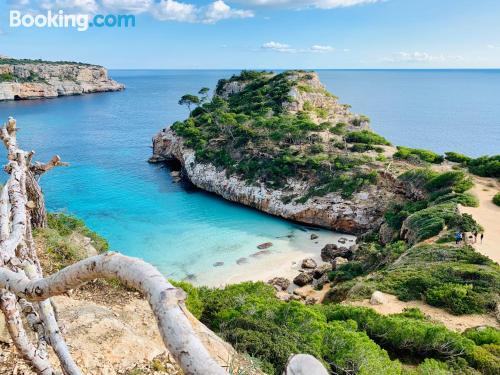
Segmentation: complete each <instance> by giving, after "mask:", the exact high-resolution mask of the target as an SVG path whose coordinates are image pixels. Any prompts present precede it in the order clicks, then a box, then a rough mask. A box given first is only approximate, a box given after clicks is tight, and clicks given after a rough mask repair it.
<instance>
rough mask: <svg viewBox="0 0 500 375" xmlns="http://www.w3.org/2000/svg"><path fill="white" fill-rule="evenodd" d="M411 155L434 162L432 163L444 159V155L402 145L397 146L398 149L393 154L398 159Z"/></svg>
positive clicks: (438, 162)
mask: <svg viewBox="0 0 500 375" xmlns="http://www.w3.org/2000/svg"><path fill="white" fill-rule="evenodd" d="M411 156H415V157H417V158H419V159H420V160H422V161H425V162H427V163H434V164H440V163H442V162H443V160H444V157H443V156H442V155H439V154H436V153H435V152H432V151H429V150H423V149H419V148H410V147H404V146H398V151H397V152H396V153H395V154H394V157H397V158H400V159H408V158H410V157H411Z"/></svg>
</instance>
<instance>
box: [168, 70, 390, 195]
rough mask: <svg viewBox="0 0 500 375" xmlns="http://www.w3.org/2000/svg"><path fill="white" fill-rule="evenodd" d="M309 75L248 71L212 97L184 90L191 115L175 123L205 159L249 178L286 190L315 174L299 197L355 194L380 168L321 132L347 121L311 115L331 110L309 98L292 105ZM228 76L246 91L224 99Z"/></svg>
mask: <svg viewBox="0 0 500 375" xmlns="http://www.w3.org/2000/svg"><path fill="white" fill-rule="evenodd" d="M307 75H308V74H307V73H300V72H296V71H291V72H284V73H281V74H276V75H273V74H271V73H269V72H251V71H243V72H242V73H241V74H240V75H235V76H233V77H231V78H230V79H229V80H221V81H219V83H218V85H217V89H216V94H217V95H215V96H214V97H213V99H212V100H210V101H209V100H207V96H206V95H205V96H204V97H202V98H200V97H199V96H196V95H189V94H188V95H184V96H183V97H182V98H181V101H180V104H185V105H188V107H190V108H189V110H190V113H191V117H190V118H188V119H187V120H185V121H182V122H176V123H175V124H173V126H172V129H173V130H174V131H175V132H176V133H177V134H178V135H180V136H182V137H183V138H184V141H185V144H186V145H187V146H188V147H190V148H192V149H194V150H195V153H196V157H197V160H198V161H199V162H201V163H203V162H210V163H213V164H215V165H216V166H217V167H220V168H223V169H225V170H226V172H227V173H228V174H229V175H234V174H236V175H239V176H241V177H243V178H245V179H246V180H247V181H248V182H249V183H251V184H258V183H265V184H266V185H267V186H270V187H272V188H280V189H284V190H286V189H287V187H288V182H289V179H290V178H293V179H294V180H299V181H300V180H307V181H310V182H311V186H313V187H312V188H311V189H310V190H309V191H308V192H307V194H305V195H304V196H303V197H296V200H297V202H305V201H307V200H308V199H309V198H311V197H313V196H321V195H325V194H328V193H330V192H340V193H341V194H342V196H344V197H349V196H351V195H352V194H353V193H355V192H356V191H358V190H359V189H361V188H362V187H363V186H366V185H368V184H373V183H376V181H377V174H376V173H374V172H366V168H363V166H364V165H365V164H366V163H368V162H370V161H371V159H370V158H369V157H367V156H366V155H342V153H341V152H340V151H339V149H338V148H336V147H335V145H334V144H333V143H331V142H326V141H324V140H323V138H322V136H321V133H322V132H326V131H328V130H330V131H331V132H333V133H339V134H340V133H344V131H347V128H348V126H349V125H347V124H341V123H339V124H337V125H336V126H335V127H332V125H331V124H330V123H328V122H324V123H321V124H317V123H315V122H313V121H312V120H311V118H310V117H309V115H308V114H307V112H314V113H316V114H317V115H318V116H319V117H324V118H326V117H327V113H325V112H324V109H322V108H315V107H314V106H313V105H312V104H311V103H309V102H306V103H305V104H304V112H299V113H298V114H289V113H288V112H287V111H286V105H287V103H290V102H292V101H293V98H291V97H289V93H290V91H291V89H292V87H294V86H300V87H302V90H304V87H308V78H307ZM229 83H231V84H232V85H239V86H240V88H241V91H239V92H236V93H233V94H232V95H230V96H229V97H227V99H224V98H223V95H224V94H225V93H224V88H225V87H226V85H227V84H229ZM200 94H201V92H200ZM205 94H206V92H205ZM191 106H196V108H195V109H192V108H191ZM362 120H363V121H364V120H365V119H364V118H362ZM351 137H357V138H359V140H360V141H359V142H358V143H359V144H361V143H363V144H365V145H372V144H381V143H382V144H386V143H387V141H386V140H385V139H384V138H383V137H380V136H378V135H376V134H374V133H371V132H366V131H364V132H353V133H351ZM367 150H368V148H367ZM358 152H362V150H361V149H359V150H358Z"/></svg>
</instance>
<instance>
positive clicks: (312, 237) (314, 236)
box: [311, 233, 319, 240]
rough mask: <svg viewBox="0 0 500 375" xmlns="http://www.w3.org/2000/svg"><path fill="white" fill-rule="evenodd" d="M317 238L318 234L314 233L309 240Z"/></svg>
mask: <svg viewBox="0 0 500 375" xmlns="http://www.w3.org/2000/svg"><path fill="white" fill-rule="evenodd" d="M318 238H319V236H318V235H317V234H315V233H313V234H311V240H316V239H318Z"/></svg>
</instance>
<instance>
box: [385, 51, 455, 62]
mask: <svg viewBox="0 0 500 375" xmlns="http://www.w3.org/2000/svg"><path fill="white" fill-rule="evenodd" d="M463 60H464V58H463V57H462V56H453V55H444V54H440V55H432V54H429V53H427V52H418V51H415V52H397V53H394V54H392V56H390V57H385V58H383V59H382V61H385V62H402V63H429V62H444V61H463Z"/></svg>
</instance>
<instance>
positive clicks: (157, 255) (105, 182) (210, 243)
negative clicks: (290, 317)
mask: <svg viewBox="0 0 500 375" xmlns="http://www.w3.org/2000/svg"><path fill="white" fill-rule="evenodd" d="M233 73H234V72H233V71H111V73H110V74H111V76H112V77H113V78H114V79H116V80H118V81H120V82H123V83H125V84H126V86H127V89H126V90H125V91H124V92H120V93H105V94H93V95H85V96H76V97H64V98H58V99H53V100H35V101H22V102H18V101H16V102H4V103H0V119H1V120H2V121H4V120H5V119H6V118H7V117H8V116H14V117H15V118H16V119H17V120H18V126H19V127H20V129H21V130H20V132H19V136H18V139H19V142H20V143H21V145H22V147H24V148H25V149H33V150H36V152H37V158H38V159H39V160H42V161H44V160H47V159H49V158H50V157H51V156H52V155H53V154H56V153H57V154H59V155H61V157H62V158H63V160H65V161H68V162H70V163H71V166H70V167H67V168H58V169H56V170H54V171H51V172H50V173H48V174H46V175H45V176H44V177H43V178H42V181H41V183H42V187H43V189H44V191H45V196H46V200H47V205H48V207H49V209H51V210H62V211H66V212H69V213H73V214H75V215H77V216H79V217H81V218H83V219H84V220H85V221H86V222H87V224H88V225H89V226H90V227H91V228H92V229H94V230H96V231H97V232H99V233H101V234H102V235H103V236H105V237H106V238H107V239H108V240H109V242H110V244H111V247H112V249H115V250H119V251H121V252H123V253H125V254H129V255H132V256H139V257H142V258H144V259H146V260H147V261H149V262H151V263H153V264H155V265H156V266H158V267H159V268H160V269H161V270H162V271H164V272H165V273H166V274H168V275H169V276H172V277H175V278H178V279H181V278H183V277H185V276H186V275H188V274H191V273H194V274H197V275H200V274H203V273H209V274H214V273H217V272H223V268H221V269H218V268H217V269H216V268H214V267H213V266H212V264H213V263H214V262H216V261H224V262H225V263H226V267H234V265H235V261H236V260H237V259H238V258H240V257H247V256H248V255H249V254H251V253H252V252H254V251H255V247H256V245H257V244H259V243H262V242H266V241H277V240H276V237H283V236H287V235H289V234H294V233H299V234H300V233H301V232H302V231H301V230H300V229H299V228H297V226H296V225H295V224H293V223H289V222H286V221H284V220H280V219H277V218H273V217H270V216H267V215H265V214H262V213H259V212H257V211H254V210H251V209H247V208H244V207H241V206H238V205H235V204H231V203H228V202H225V201H223V200H222V199H218V198H217V197H215V196H212V195H210V194H206V193H203V192H200V191H195V190H186V189H184V188H183V187H182V186H181V185H179V184H175V183H173V182H172V179H171V177H170V175H169V173H168V170H166V169H165V168H164V167H162V166H159V165H149V164H148V163H147V162H146V161H147V159H148V158H149V156H150V155H151V147H150V146H151V138H152V136H153V135H154V134H155V133H156V132H158V131H159V130H160V129H161V128H163V127H166V126H168V125H169V124H171V123H172V122H173V121H175V120H178V119H182V118H184V117H185V116H186V115H187V113H186V112H187V110H186V109H185V108H183V107H180V106H179V105H178V104H177V101H178V99H179V97H180V96H181V95H183V94H185V93H188V92H189V93H196V92H197V91H198V89H199V88H201V87H203V86H207V87H214V86H215V84H216V82H217V80H218V79H219V78H222V77H229V76H230V75H231V74H233ZM319 74H320V78H321V79H322V81H323V82H324V83H325V84H326V86H327V87H328V89H329V90H330V91H331V92H332V93H334V94H335V95H337V96H339V97H340V100H341V102H343V103H349V104H351V105H352V107H353V111H354V112H359V113H363V114H366V115H368V116H369V117H370V118H371V119H372V125H373V128H374V129H375V130H376V131H377V132H379V133H381V134H383V135H384V136H385V137H387V138H388V139H389V140H390V141H391V142H393V143H394V144H403V145H408V146H413V147H424V148H429V149H433V150H435V151H439V152H444V151H448V150H454V151H458V152H463V153H466V154H469V155H472V156H479V155H483V154H493V153H499V151H500V70H457V71H442V70H441V71H439V70H437V71H425V70H422V71H418V70H417V71H405V70H400V71H376V70H366V71H359V70H332V71H320V72H319ZM325 236H326V235H325ZM285 238H286V237H285ZM301 243H302V242H297V243H295V244H293V243H291V244H282V247H281V250H280V249H279V248H278V251H288V250H289V249H292V250H293V249H295V250H301V249H299V247H300V246H302V245H301Z"/></svg>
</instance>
